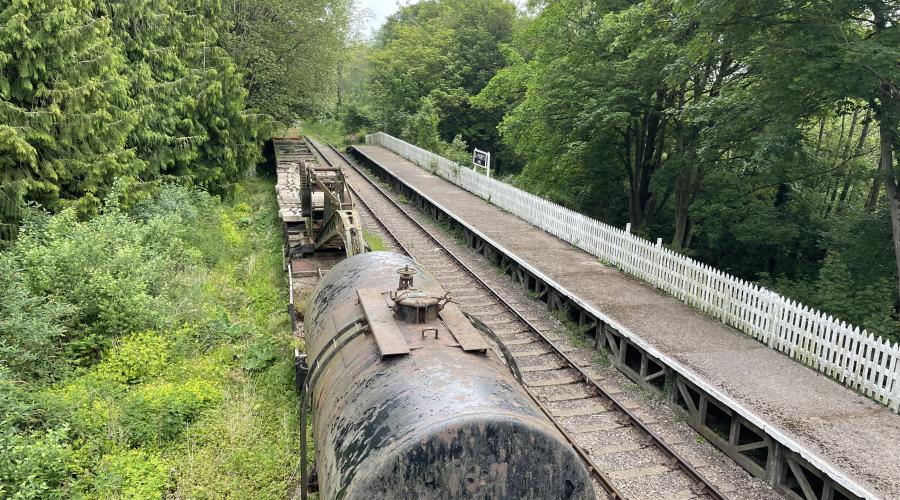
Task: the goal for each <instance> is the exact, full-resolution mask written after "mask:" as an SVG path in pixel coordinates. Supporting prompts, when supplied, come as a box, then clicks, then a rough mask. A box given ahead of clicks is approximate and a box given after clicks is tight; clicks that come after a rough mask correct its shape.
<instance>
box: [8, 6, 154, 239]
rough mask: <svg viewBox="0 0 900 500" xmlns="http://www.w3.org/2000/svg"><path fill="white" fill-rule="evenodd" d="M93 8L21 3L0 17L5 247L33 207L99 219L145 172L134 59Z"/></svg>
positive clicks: (109, 23)
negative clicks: (130, 74)
mask: <svg viewBox="0 0 900 500" xmlns="http://www.w3.org/2000/svg"><path fill="white" fill-rule="evenodd" d="M97 12H98V2H95V1H94V0H34V1H20V0H13V1H11V2H6V4H5V5H4V6H3V8H2V9H0V25H2V26H3V29H0V167H2V169H0V238H2V239H10V238H12V237H13V236H14V234H15V233H16V228H17V226H18V222H19V219H20V218H21V216H22V206H23V204H24V203H25V201H27V200H31V201H36V202H39V203H41V204H42V205H44V206H45V207H47V208H50V209H53V210H58V209H60V208H63V207H66V206H72V207H75V208H77V210H78V211H79V213H81V214H85V215H87V214H92V213H96V211H97V209H98V208H99V206H100V203H101V200H102V199H103V198H104V197H105V195H106V193H107V192H108V190H109V188H110V187H111V185H112V181H113V180H114V179H115V178H117V177H127V176H134V175H136V174H137V173H138V171H139V170H140V168H141V164H140V162H139V161H137V160H136V156H135V154H134V151H131V150H129V149H128V148H126V147H125V141H126V138H127V137H128V134H129V132H130V131H131V129H132V127H133V126H134V123H135V121H136V114H135V113H134V112H133V111H132V110H131V109H129V108H130V102H129V95H128V81H127V79H126V77H125V76H124V75H123V71H124V65H125V62H126V61H125V58H124V57H123V55H122V52H121V51H120V50H119V47H118V45H117V44H116V42H115V38H114V37H113V36H112V33H111V22H110V20H109V19H106V18H103V17H99V16H97V15H96V14H97Z"/></svg>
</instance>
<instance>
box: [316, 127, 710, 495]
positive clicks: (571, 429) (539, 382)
mask: <svg viewBox="0 0 900 500" xmlns="http://www.w3.org/2000/svg"><path fill="white" fill-rule="evenodd" d="M308 142H309V144H310V146H311V148H312V150H313V153H315V154H316V155H317V156H318V157H319V158H320V160H321V161H324V162H327V163H330V164H334V163H338V162H340V163H343V164H345V165H347V166H349V167H350V169H345V176H346V178H347V180H348V183H349V185H350V188H351V191H352V192H353V194H354V196H355V197H356V199H357V200H358V201H359V204H360V205H362V207H361V208H363V209H364V210H365V211H367V212H371V214H372V215H373V217H372V218H373V220H375V221H377V224H378V225H379V228H378V230H377V232H378V233H380V234H381V235H383V236H385V237H386V238H387V239H389V240H390V242H391V243H392V244H393V246H395V247H396V248H397V250H398V251H400V252H404V253H406V254H407V255H409V256H410V257H412V258H414V259H416V260H417V261H418V262H420V263H421V264H422V265H424V266H425V267H426V268H427V269H428V270H429V271H430V272H431V273H432V274H433V275H434V276H435V277H436V278H437V279H438V280H439V281H440V282H441V283H442V284H443V285H444V286H445V287H446V288H447V289H448V290H451V291H452V292H453V295H452V297H453V298H454V302H457V303H458V304H459V305H460V307H461V308H462V309H463V310H464V311H466V312H467V313H469V314H471V315H472V316H474V317H475V318H479V319H480V320H481V321H483V323H484V324H485V325H486V326H487V327H488V328H490V329H491V330H493V332H495V333H496V335H497V337H498V339H499V341H500V342H502V343H503V345H504V346H505V348H504V350H505V351H507V352H508V353H509V354H511V357H512V359H513V360H514V361H513V362H512V364H515V365H517V366H518V370H517V371H519V372H521V377H522V380H523V382H524V385H525V387H526V389H527V391H528V392H529V393H530V394H531V395H532V397H533V398H534V399H535V401H537V402H538V404H539V405H540V406H541V408H542V409H543V410H544V411H545V412H546V413H547V415H548V416H549V417H550V418H551V420H552V421H553V422H554V423H556V425H557V427H558V428H559V429H560V431H561V432H562V434H563V435H564V436H565V437H566V439H567V440H568V441H569V442H570V443H572V446H573V447H574V448H575V450H576V451H577V452H578V453H579V455H580V456H581V457H582V458H583V459H584V461H585V462H586V464H587V466H588V468H589V470H590V472H591V474H592V476H593V478H594V480H595V488H596V489H597V490H598V493H602V494H605V495H606V496H607V497H608V498H658V497H665V498H712V499H720V498H725V497H724V496H723V494H722V493H721V492H720V491H719V489H718V488H717V487H716V486H715V485H714V484H713V483H712V482H710V481H709V480H708V479H707V478H705V477H704V476H703V475H702V474H701V473H700V472H699V471H698V470H697V469H695V468H694V467H693V466H692V465H691V464H690V463H689V462H688V461H687V460H686V459H685V458H684V457H682V456H681V455H680V454H679V453H678V452H677V451H676V450H675V449H673V448H672V447H671V446H670V445H669V444H667V443H666V442H665V441H664V440H663V439H662V438H661V437H660V436H659V435H658V434H657V433H656V432H654V431H653V430H652V429H651V428H650V427H648V426H647V425H646V424H645V423H643V422H642V421H641V419H640V418H639V417H638V416H637V415H635V413H633V412H632V411H631V410H630V409H629V408H627V407H626V406H627V405H626V404H624V403H622V402H621V401H619V400H617V399H616V397H615V396H614V395H613V394H610V393H609V392H607V391H605V390H604V388H603V387H601V386H600V385H599V384H598V383H597V382H596V381H595V380H593V378H592V377H591V376H590V374H589V373H588V371H587V370H586V366H585V365H587V364H586V363H582V362H580V361H579V360H578V359H576V358H575V357H574V356H572V355H571V349H570V348H568V347H567V346H565V345H563V343H561V342H559V340H560V337H558V336H556V335H555V334H554V333H552V330H553V329H552V328H551V326H550V325H545V324H536V323H535V322H533V321H532V320H530V319H529V318H528V316H527V314H526V313H525V312H522V311H520V308H519V307H518V305H517V303H516V301H515V299H513V298H509V299H507V298H505V297H504V294H503V293H502V292H501V291H498V290H497V289H495V287H494V286H492V285H491V284H490V282H491V281H492V280H496V278H497V277H496V275H494V276H485V274H486V273H484V272H479V271H478V270H476V269H473V268H472V267H471V266H469V265H467V264H466V263H464V261H463V260H462V259H460V258H459V257H458V256H457V255H456V254H455V253H454V252H453V250H451V249H450V248H448V246H447V245H445V244H444V243H442V242H441V240H440V238H438V237H437V236H436V235H435V234H434V233H433V232H432V231H433V230H431V229H429V228H427V227H425V226H424V225H422V224H420V223H419V222H418V221H417V220H416V219H415V218H414V217H413V214H411V213H410V211H412V210H414V209H412V208H407V207H404V206H403V205H402V204H401V203H398V202H397V201H395V200H394V198H393V197H392V196H391V194H389V193H388V192H387V191H386V190H385V189H383V188H382V187H381V186H380V185H379V184H378V183H377V182H376V181H374V180H373V179H372V178H371V177H370V176H369V174H368V173H366V172H365V171H363V170H362V169H360V168H359V167H358V166H357V165H356V164H355V163H354V162H352V161H351V160H349V159H348V158H346V157H345V156H344V155H343V154H342V153H340V152H339V151H337V150H336V149H334V148H333V147H331V146H328V149H324V150H323V148H320V147H319V146H318V145H317V144H316V143H315V142H314V141H312V140H308ZM585 438H589V439H585ZM584 441H589V442H590V445H589V446H583V445H581V444H580V443H579V442H584ZM604 454H615V455H616V460H615V461H616V463H619V464H621V468H619V469H616V470H612V471H610V472H609V473H607V472H604V470H603V469H601V467H599V466H598V465H597V464H596V463H595V460H594V456H600V455H604Z"/></svg>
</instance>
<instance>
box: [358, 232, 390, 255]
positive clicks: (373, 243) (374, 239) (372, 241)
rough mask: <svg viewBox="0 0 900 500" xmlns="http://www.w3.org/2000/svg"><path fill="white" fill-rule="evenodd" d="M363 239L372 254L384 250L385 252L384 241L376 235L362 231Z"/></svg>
mask: <svg viewBox="0 0 900 500" xmlns="http://www.w3.org/2000/svg"><path fill="white" fill-rule="evenodd" d="M363 239H364V240H366V244H367V245H369V248H370V249H371V250H372V251H373V252H383V251H384V250H387V246H386V245H385V244H384V241H383V240H382V239H381V238H380V237H379V236H378V235H377V234H374V233H370V232H369V231H365V230H364V231H363Z"/></svg>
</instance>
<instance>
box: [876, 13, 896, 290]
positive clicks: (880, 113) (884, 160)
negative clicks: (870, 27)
mask: <svg viewBox="0 0 900 500" xmlns="http://www.w3.org/2000/svg"><path fill="white" fill-rule="evenodd" d="M883 7H884V6H883V5H879V8H874V9H873V13H874V14H875V31H876V32H881V31H884V30H885V29H887V16H886V14H885V12H884V10H883ZM880 90H881V91H880V93H879V96H878V99H879V101H880V103H879V106H878V107H877V108H875V114H876V116H877V118H878V126H879V130H878V132H879V134H880V135H881V140H880V144H881V160H880V162H879V172H881V180H882V182H883V183H884V192H885V194H886V195H887V198H888V207H889V210H890V214H891V234H892V236H893V243H894V259H895V260H896V265H897V278H898V281H897V295H898V298H900V192H898V189H897V176H896V174H895V173H894V140H895V138H894V132H895V131H894V130H892V126H894V127H896V125H897V122H898V121H900V96H898V95H897V94H895V93H894V88H893V86H892V85H891V83H890V82H887V81H884V80H882V81H881V89H880ZM897 303H900V301H898V302H897Z"/></svg>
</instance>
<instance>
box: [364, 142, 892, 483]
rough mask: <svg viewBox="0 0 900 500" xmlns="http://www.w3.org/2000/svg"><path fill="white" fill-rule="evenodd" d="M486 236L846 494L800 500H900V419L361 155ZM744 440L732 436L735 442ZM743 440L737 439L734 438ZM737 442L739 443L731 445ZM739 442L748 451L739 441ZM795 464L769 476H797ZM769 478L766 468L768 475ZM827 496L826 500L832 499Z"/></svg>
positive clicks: (482, 208)
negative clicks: (855, 499)
mask: <svg viewBox="0 0 900 500" xmlns="http://www.w3.org/2000/svg"><path fill="white" fill-rule="evenodd" d="M353 150H354V151H353V153H354V155H356V156H357V158H360V159H361V160H364V161H367V162H369V163H371V164H372V165H374V166H376V167H377V168H380V169H383V170H384V171H385V172H387V173H389V174H390V175H391V176H393V177H395V178H396V180H397V181H399V182H400V183H402V184H404V185H406V186H407V187H408V188H409V189H411V190H413V191H415V192H417V193H418V194H419V195H421V196H423V197H425V198H426V199H428V200H429V201H430V202H431V203H432V204H434V205H435V206H437V207H439V208H440V209H441V210H442V211H443V212H445V213H446V214H448V215H450V216H451V217H453V218H454V219H456V220H457V221H458V222H460V223H462V224H464V225H465V226H467V227H468V228H470V229H471V230H472V231H474V232H476V233H477V234H479V236H480V237H482V238H484V239H485V240H487V241H490V242H491V244H492V245H493V246H494V247H496V248H498V249H500V250H501V251H503V252H504V253H507V254H508V255H509V256H511V257H513V258H515V259H516V260H518V261H520V262H524V263H527V265H528V266H529V268H531V269H534V270H535V272H536V273H539V275H541V276H543V277H545V278H546V281H547V282H548V283H553V284H554V286H557V287H558V288H559V289H560V290H562V291H564V292H566V293H568V294H572V295H575V296H577V300H579V301H580V302H581V303H584V304H585V305H586V306H587V307H589V308H592V310H596V311H599V312H600V313H602V315H603V316H604V317H608V318H609V319H610V320H611V321H612V322H614V323H615V324H616V326H617V327H618V328H621V329H623V330H625V331H627V333H628V335H630V336H633V337H634V338H637V339H640V342H641V345H645V344H646V345H647V346H649V349H650V350H651V351H652V352H653V353H655V355H656V356H657V357H658V358H659V359H661V360H662V361H663V362H664V363H665V364H666V366H667V369H671V370H676V371H678V372H680V373H682V375H683V376H685V377H687V378H688V379H689V380H691V381H692V382H693V383H695V385H696V386H697V387H699V388H700V389H701V390H703V391H705V392H707V393H709V394H712V395H713V396H714V398H715V400H716V401H717V402H718V403H719V404H720V405H721V406H724V407H727V409H728V410H729V411H732V412H734V413H735V414H739V415H740V416H741V417H742V418H743V419H745V420H746V421H748V422H750V423H752V424H753V425H755V426H756V427H758V428H759V429H761V430H762V431H764V432H765V433H766V435H767V436H769V437H770V438H771V439H772V440H774V441H777V442H778V443H779V445H780V446H783V447H784V448H785V449H786V450H788V452H789V453H792V454H796V455H799V456H800V457H802V459H803V460H804V461H805V462H807V463H808V464H809V465H811V466H812V467H813V468H815V469H817V470H818V471H821V472H822V473H823V474H825V475H827V479H828V480H833V481H834V482H835V483H836V484H838V485H840V486H841V488H840V489H841V490H844V489H845V490H846V491H844V492H841V491H839V490H838V489H835V490H834V491H832V490H830V489H828V488H825V489H824V490H823V489H822V487H821V485H818V484H817V483H815V481H811V480H805V479H804V480H802V481H801V482H802V483H804V484H803V485H801V486H800V487H798V488H797V491H799V492H800V493H799V496H796V495H795V497H797V498H804V497H805V498H826V497H827V498H840V497H842V496H844V495H846V494H847V493H849V494H850V495H849V496H850V497H853V496H860V497H865V498H900V416H898V415H896V414H894V413H893V412H891V411H890V410H889V409H888V408H886V407H884V406H882V405H879V404H877V403H876V402H874V401H872V400H870V399H869V398H866V397H864V396H862V395H859V394H857V393H855V392H854V391H851V390H848V389H847V388H845V387H843V386H842V385H840V384H839V383H837V382H835V381H833V380H831V379H829V378H827V377H825V376H824V375H822V374H820V373H818V372H817V371H815V370H812V369H810V368H808V367H806V366H804V365H802V364H800V363H799V362H797V361H795V360H793V359H790V358H789V357H787V356H785V355H783V354H781V353H779V352H777V351H775V350H772V349H770V348H769V347H767V346H766V345H764V344H762V343H759V342H757V341H756V340H754V339H751V338H749V337H746V336H745V335H743V334H741V333H740V332H738V331H736V330H734V329H732V328H730V327H728V326H726V325H724V324H722V323H721V322H719V321H717V320H715V319H713V318H710V317H708V316H706V315H704V314H703V313H702V312H700V311H698V310H695V309H693V308H691V307H689V306H687V305H685V304H684V303H682V302H681V301H679V300H677V299H675V298H673V297H671V296H669V295H666V294H665V293H662V292H660V291H658V290H656V289H654V288H653V287H652V286H650V285H647V284H644V283H642V282H640V281H638V280H636V279H634V278H631V277H629V276H627V275H625V274H624V273H622V272H620V271H618V270H616V269H614V268H610V267H607V266H605V265H603V264H602V263H601V262H599V261H598V259H597V258H595V257H594V256H592V255H590V254H588V253H586V252H584V251H582V250H580V249H578V248H576V247H574V246H572V245H570V244H568V243H566V242H565V241H563V240H560V239H558V238H556V237H555V236H552V235H550V234H548V233H546V232H544V231H542V230H541V229H539V228H537V227H535V226H533V225H531V224H529V223H528V222H526V221H524V220H522V219H520V218H518V217H516V216H514V215H512V214H510V213H508V212H506V211H504V210H502V209H500V208H498V207H496V206H494V205H492V204H490V203H489V202H487V201H485V200H483V199H481V198H479V197H477V196H475V195H473V194H471V193H469V192H467V191H465V190H463V189H462V188H460V187H458V186H456V185H454V184H452V183H451V182H449V181H447V180H444V179H442V178H440V177H438V176H436V175H434V174H432V173H430V172H428V171H426V170H424V169H422V168H420V167H419V166H417V165H416V164H414V163H412V162H410V161H408V160H406V159H404V158H403V157H402V156H400V155H398V154H395V153H393V152H391V151H389V150H388V149H385V148H382V147H380V146H371V145H366V146H362V145H360V146H354V147H353ZM734 432H735V431H733V430H732V434H734ZM732 438H735V436H732ZM726 439H727V438H726ZM734 443H736V444H738V445H740V441H739V439H735V440H734ZM792 464H793V462H792V463H791V464H788V465H790V467H788V466H783V467H780V468H778V469H777V470H776V469H775V468H773V469H768V468H766V470H769V471H770V472H771V473H773V474H778V475H779V476H782V477H781V478H780V479H779V478H773V479H770V482H772V483H773V484H777V483H778V481H780V480H783V476H784V475H786V474H787V475H790V474H797V471H796V469H793V470H792V467H794V466H793V465H792ZM764 468H765V467H764ZM823 491H824V493H823V494H821V495H820V494H819V493H822V492H823Z"/></svg>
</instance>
